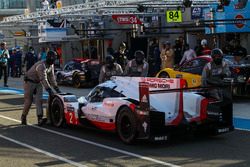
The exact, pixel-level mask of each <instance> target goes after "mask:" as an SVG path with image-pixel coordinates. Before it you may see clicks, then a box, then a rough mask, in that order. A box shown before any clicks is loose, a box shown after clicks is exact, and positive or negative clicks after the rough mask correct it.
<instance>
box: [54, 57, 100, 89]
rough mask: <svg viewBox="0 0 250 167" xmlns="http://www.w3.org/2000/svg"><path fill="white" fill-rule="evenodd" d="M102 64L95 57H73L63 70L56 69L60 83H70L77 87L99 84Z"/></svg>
mask: <svg viewBox="0 0 250 167" xmlns="http://www.w3.org/2000/svg"><path fill="white" fill-rule="evenodd" d="M100 68H101V64H100V62H99V61H97V60H93V59H83V58H78V59H73V60H71V61H69V62H68V63H67V64H65V66H64V68H63V70H58V71H56V80H57V82H58V84H69V85H73V86H74V87H76V88H80V87H82V86H95V85H96V84H98V77H99V73H100Z"/></svg>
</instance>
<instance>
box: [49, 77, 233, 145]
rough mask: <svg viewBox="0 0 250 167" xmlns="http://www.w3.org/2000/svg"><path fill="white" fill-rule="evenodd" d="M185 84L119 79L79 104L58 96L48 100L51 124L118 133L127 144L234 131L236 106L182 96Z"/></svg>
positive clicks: (194, 95)
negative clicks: (195, 132) (85, 127)
mask: <svg viewBox="0 0 250 167" xmlns="http://www.w3.org/2000/svg"><path fill="white" fill-rule="evenodd" d="M183 81H184V80H183V79H171V78H167V79H165V78H140V77H114V78H113V80H112V81H106V82H104V83H102V84H99V85H98V86H96V87H95V88H94V89H93V90H92V91H91V92H90V93H89V95H88V96H87V97H80V98H79V99H78V100H77V98H76V96H75V95H72V94H57V95H55V96H54V97H52V98H51V99H50V100H49V109H48V111H49V113H50V115H51V121H52V124H53V125H54V126H56V127H60V126H62V125H64V124H68V125H77V126H91V127H95V128H97V129H102V130H105V131H112V132H117V134H118V136H119V137H120V139H121V140H122V141H123V142H125V143H132V142H133V141H134V140H136V139H146V140H153V141H164V140H168V139H169V136H170V135H172V134H175V133H176V132H179V133H183V131H185V132H186V131H189V132H190V131H198V130H201V131H202V132H207V133H211V134H213V135H217V134H221V133H225V132H229V131H231V130H233V124H232V101H231V100H230V99H228V98H227V97H226V96H225V97H224V96H223V98H220V99H216V98H214V97H212V96H211V97H210V96H207V95H206V93H204V94H203V92H202V91H199V92H197V91H193V92H191V91H190V90H189V91H188V92H183V91H184V90H183V89H182V88H183V86H184V82H183Z"/></svg>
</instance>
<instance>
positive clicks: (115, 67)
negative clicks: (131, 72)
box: [99, 55, 123, 83]
mask: <svg viewBox="0 0 250 167" xmlns="http://www.w3.org/2000/svg"><path fill="white" fill-rule="evenodd" d="M122 74H123V70H122V67H121V66H120V64H118V63H115V58H114V57H113V56H112V55H108V56H107V57H106V59H105V64H104V65H103V66H102V68H101V71H100V75H99V83H103V82H105V81H107V80H110V78H111V77H112V76H120V75H122Z"/></svg>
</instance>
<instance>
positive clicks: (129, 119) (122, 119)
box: [116, 107, 137, 144]
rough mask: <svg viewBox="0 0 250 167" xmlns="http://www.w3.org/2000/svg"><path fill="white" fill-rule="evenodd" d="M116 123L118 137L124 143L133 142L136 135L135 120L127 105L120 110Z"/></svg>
mask: <svg viewBox="0 0 250 167" xmlns="http://www.w3.org/2000/svg"><path fill="white" fill-rule="evenodd" d="M116 125H117V133H118V135H119V137H120V139H121V140H122V141H123V142H124V143H126V144H131V143H133V142H134V140H135V139H136V135H137V122H136V117H135V115H134V113H133V112H132V111H131V110H130V109H129V108H128V107H123V108H122V109H121V110H120V112H119V115H118V118H117V124H116Z"/></svg>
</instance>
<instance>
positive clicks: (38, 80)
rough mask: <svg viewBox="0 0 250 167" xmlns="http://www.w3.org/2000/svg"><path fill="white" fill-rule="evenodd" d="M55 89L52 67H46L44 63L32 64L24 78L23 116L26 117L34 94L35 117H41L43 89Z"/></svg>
mask: <svg viewBox="0 0 250 167" xmlns="http://www.w3.org/2000/svg"><path fill="white" fill-rule="evenodd" d="M51 86H53V87H54V88H55V87H57V83H56V80H55V75H54V66H53V65H51V66H49V65H47V64H46V61H39V62H37V63H36V64H34V65H33V66H32V67H31V68H30V70H29V71H27V73H26V75H25V77H24V108H23V115H24V116H27V115H28V112H29V109H30V106H31V104H32V101H33V94H35V101H36V108H37V116H38V117H42V116H43V108H42V96H43V87H44V88H45V89H46V90H49V89H51Z"/></svg>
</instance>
